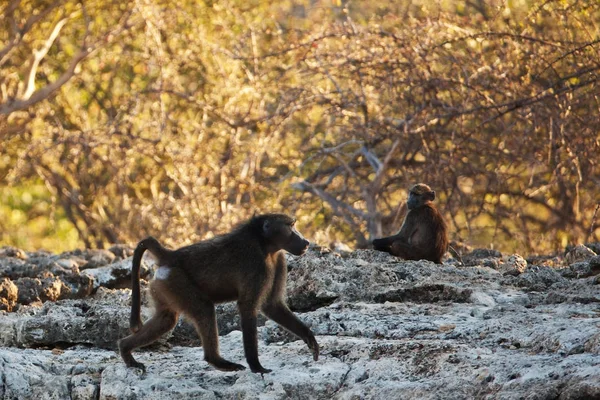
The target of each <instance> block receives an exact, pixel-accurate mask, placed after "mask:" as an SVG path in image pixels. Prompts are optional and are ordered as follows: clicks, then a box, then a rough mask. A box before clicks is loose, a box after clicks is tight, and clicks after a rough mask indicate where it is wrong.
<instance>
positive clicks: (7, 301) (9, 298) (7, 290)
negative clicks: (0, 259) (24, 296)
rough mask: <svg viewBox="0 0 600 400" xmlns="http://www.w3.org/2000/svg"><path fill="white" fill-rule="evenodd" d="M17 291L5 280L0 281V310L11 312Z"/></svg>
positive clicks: (15, 287) (14, 286)
mask: <svg viewBox="0 0 600 400" xmlns="http://www.w3.org/2000/svg"><path fill="white" fill-rule="evenodd" d="M18 292H19V289H18V288H17V286H16V285H15V284H14V283H13V282H12V281H11V280H10V279H7V278H3V279H2V280H1V281H0V310H4V311H12V310H13V308H14V307H15V305H16V304H17V297H18Z"/></svg>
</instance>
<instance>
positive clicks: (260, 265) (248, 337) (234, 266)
mask: <svg viewBox="0 0 600 400" xmlns="http://www.w3.org/2000/svg"><path fill="white" fill-rule="evenodd" d="M294 223H295V220H294V219H292V218H290V217H288V216H287V215H284V214H265V215H260V216H255V217H253V218H251V219H250V220H249V221H247V222H246V223H244V224H242V225H240V226H238V227H237V228H235V229H234V230H233V231H232V232H230V233H228V234H224V235H221V236H218V237H215V238H213V239H209V240H205V241H202V242H199V243H195V244H192V245H190V246H187V247H182V248H180V249H178V250H168V249H166V248H164V247H163V246H161V244H160V243H159V242H158V241H157V240H156V239H154V238H152V237H149V238H146V239H144V240H142V241H141V242H139V243H138V245H137V248H136V249H135V252H134V255H133V263H132V275H131V282H132V295H131V319H130V327H131V331H132V332H133V334H132V335H130V336H128V337H126V338H124V339H122V340H120V341H119V351H120V353H121V357H123V360H124V361H125V364H127V366H129V367H137V368H140V369H142V370H145V367H144V365H143V364H141V363H139V362H137V361H136V360H135V359H134V358H133V356H132V355H131V352H132V350H134V349H136V348H138V347H141V346H145V345H148V344H150V343H152V342H154V341H156V340H157V339H158V338H159V337H160V336H161V335H162V334H164V333H166V332H167V331H169V330H170V329H172V328H173V327H174V326H175V324H176V322H177V317H178V315H179V313H183V314H184V315H186V316H187V317H188V318H190V319H191V320H192V322H193V323H194V325H195V328H196V331H197V332H198V334H199V336H200V338H201V339H202V347H203V348H204V359H205V360H206V361H207V362H208V363H210V364H212V365H213V366H214V367H215V368H217V369H220V370H223V371H239V370H242V369H244V368H245V367H244V366H243V365H240V364H236V363H233V362H231V361H227V360H225V359H224V358H222V357H221V355H220V354H219V338H218V331H217V323H216V317H215V303H222V302H227V301H233V300H237V305H238V309H239V312H240V316H241V326H242V335H243V342H244V353H245V355H246V360H247V362H248V365H249V366H250V369H251V370H252V372H260V373H266V372H270V371H271V370H270V369H266V368H263V366H262V365H261V364H260V362H259V360H258V339H257V332H256V317H257V315H258V312H259V310H260V311H262V312H263V313H264V314H265V315H266V316H267V317H269V318H270V319H272V320H273V321H275V322H277V323H278V324H279V325H281V326H282V327H284V328H286V329H287V330H289V331H290V332H292V333H294V334H296V335H297V336H299V337H300V338H301V339H302V340H304V342H305V343H306V344H307V345H308V347H309V348H310V349H311V350H312V353H313V358H314V360H315V361H316V360H317V359H318V357H319V345H318V344H317V341H316V340H315V336H314V335H313V333H312V332H311V331H310V329H309V328H308V327H307V326H306V325H304V324H303V323H302V321H300V320H299V319H298V318H297V317H296V316H295V315H294V314H293V313H292V311H290V309H289V308H288V307H287V305H286V303H285V298H284V297H285V287H286V279H287V265H286V261H285V255H284V252H283V251H282V250H286V251H288V252H290V253H292V254H294V255H302V254H303V253H304V252H305V251H306V249H307V248H308V245H309V242H308V240H306V239H304V237H302V235H301V234H300V233H299V232H298V231H297V230H296V229H295V228H294ZM146 250H148V251H150V252H151V253H152V254H154V256H155V257H156V258H157V259H158V265H159V267H158V269H157V270H156V272H155V275H154V279H153V280H152V281H151V283H150V294H151V296H152V298H153V300H154V303H155V308H156V311H155V313H154V316H153V317H152V318H151V319H150V320H148V321H147V322H146V323H145V324H142V321H141V317H140V262H141V259H142V255H143V254H144V251H146Z"/></svg>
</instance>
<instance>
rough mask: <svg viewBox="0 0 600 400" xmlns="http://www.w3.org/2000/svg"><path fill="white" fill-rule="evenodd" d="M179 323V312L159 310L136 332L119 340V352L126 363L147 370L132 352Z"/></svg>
mask: <svg viewBox="0 0 600 400" xmlns="http://www.w3.org/2000/svg"><path fill="white" fill-rule="evenodd" d="M176 323H177V313H176V312H173V311H170V310H168V309H161V310H157V311H156V313H155V314H154V316H153V317H152V318H150V320H148V322H146V323H145V324H144V325H142V327H141V328H140V330H138V331H137V332H136V333H134V334H132V335H129V336H127V337H126V338H124V339H121V340H119V343H118V345H119V352H120V353H121V357H122V358H123V361H125V365H127V366H128V367H134V368H139V369H141V370H142V371H146V367H145V366H144V364H142V363H140V362H137V361H136V360H135V359H134V358H133V356H132V355H131V352H132V351H133V350H135V349H137V348H138V347H142V346H146V345H149V344H151V343H153V342H155V341H156V340H157V339H158V338H159V337H161V336H162V335H163V334H165V333H167V332H168V331H170V330H171V329H173V327H174V326H175V324H176Z"/></svg>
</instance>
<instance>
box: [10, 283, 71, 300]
mask: <svg viewBox="0 0 600 400" xmlns="http://www.w3.org/2000/svg"><path fill="white" fill-rule="evenodd" d="M14 282H15V285H16V286H17V288H18V298H17V301H18V302H19V304H25V305H27V304H31V303H35V302H38V301H39V302H43V301H46V300H50V301H55V300H58V298H59V296H60V291H61V287H62V284H61V281H60V280H58V279H56V278H44V279H37V278H20V279H17V280H16V281H14Z"/></svg>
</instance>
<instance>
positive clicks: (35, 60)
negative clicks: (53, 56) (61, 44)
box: [21, 18, 67, 100]
mask: <svg viewBox="0 0 600 400" xmlns="http://www.w3.org/2000/svg"><path fill="white" fill-rule="evenodd" d="M66 23H67V18H63V19H61V20H60V21H58V23H57V24H56V25H55V26H54V29H52V32H51V33H50V36H49V37H48V39H46V41H45V42H44V45H43V46H42V48H41V49H39V50H34V51H33V56H32V60H31V66H30V67H29V73H28V74H27V76H28V78H27V88H26V89H25V92H24V93H23V95H22V96H21V100H27V99H29V98H30V97H31V95H32V94H33V92H34V90H35V75H36V73H37V69H38V66H39V65H40V62H41V61H42V59H43V58H44V57H46V54H48V51H49V50H50V47H52V44H54V41H55V40H56V38H57V37H58V35H59V33H60V31H61V29H62V28H63V26H65V24H66Z"/></svg>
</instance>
